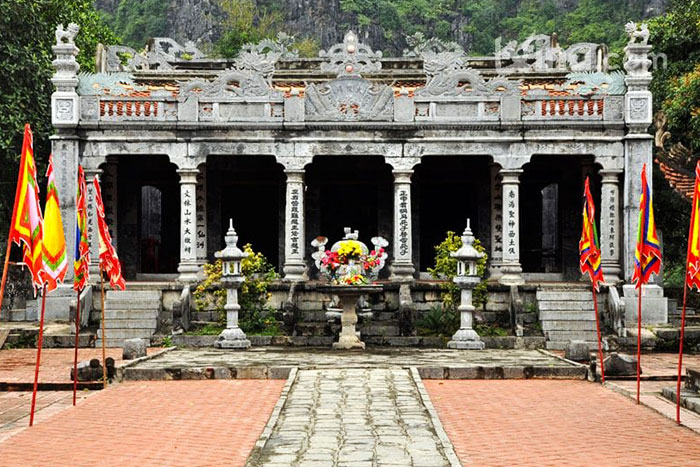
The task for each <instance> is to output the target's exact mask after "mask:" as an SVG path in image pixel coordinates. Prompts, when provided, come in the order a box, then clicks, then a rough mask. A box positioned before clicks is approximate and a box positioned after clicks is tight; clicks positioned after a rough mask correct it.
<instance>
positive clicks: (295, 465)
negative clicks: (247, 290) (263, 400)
mask: <svg viewBox="0 0 700 467" xmlns="http://www.w3.org/2000/svg"><path fill="white" fill-rule="evenodd" d="M409 448H415V449H414V450H413V451H411V450H410V449H409ZM292 453H293V454H292ZM412 453H413V454H412ZM282 460H284V461H286V462H287V465H288V466H291V467H302V466H307V465H309V466H314V465H321V464H323V465H324V467H341V466H344V465H348V466H352V467H357V466H362V465H368V466H373V467H376V466H379V465H406V466H410V465H414V466H423V465H432V463H433V462H434V463H435V465H449V461H448V459H447V457H446V455H445V452H444V448H443V445H442V442H441V441H440V439H439V438H438V437H437V435H436V433H435V430H434V429H433V423H432V419H431V417H430V414H429V413H428V410H427V409H426V408H425V406H424V405H423V403H422V399H421V397H420V394H419V393H418V389H417V388H416V385H415V383H414V382H413V379H412V377H411V374H410V373H409V371H408V370H405V369H399V368H389V369H387V368H366V369H354V368H348V369H322V370H300V371H299V372H298V373H297V378H296V381H295V382H294V384H293V385H292V388H291V390H290V392H289V396H288V398H287V401H286V403H285V405H284V407H283V409H282V411H281V412H280V415H279V418H278V419H277V422H276V424H275V426H274V428H273V430H272V434H271V436H270V438H269V440H268V441H267V443H266V444H265V446H264V447H263V448H262V449H260V450H259V451H257V452H255V453H253V455H252V456H251V458H250V459H249V461H248V466H250V467H258V466H269V465H275V464H279V463H281V462H282ZM426 462H428V463H427V464H426Z"/></svg>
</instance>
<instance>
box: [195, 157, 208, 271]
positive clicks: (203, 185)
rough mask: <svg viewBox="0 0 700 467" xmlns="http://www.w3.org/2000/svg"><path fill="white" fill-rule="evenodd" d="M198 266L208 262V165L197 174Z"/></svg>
mask: <svg viewBox="0 0 700 467" xmlns="http://www.w3.org/2000/svg"><path fill="white" fill-rule="evenodd" d="M196 195H197V199H196V205H197V206H196V207H197V225H196V228H197V243H196V248H197V265H198V266H200V267H201V266H202V265H204V263H206V262H207V259H208V258H207V170H206V165H203V166H201V169H200V170H199V173H198V174H197V191H196Z"/></svg>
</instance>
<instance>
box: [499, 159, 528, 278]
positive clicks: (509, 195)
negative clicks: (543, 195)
mask: <svg viewBox="0 0 700 467" xmlns="http://www.w3.org/2000/svg"><path fill="white" fill-rule="evenodd" d="M522 173H523V171H522V169H501V177H502V179H501V190H502V195H503V214H502V219H503V266H502V271H503V277H501V278H500V280H499V282H501V283H502V284H506V285H518V284H522V283H523V279H522V275H521V274H522V272H523V269H522V267H521V266H520V194H519V191H520V190H519V188H520V174H522Z"/></svg>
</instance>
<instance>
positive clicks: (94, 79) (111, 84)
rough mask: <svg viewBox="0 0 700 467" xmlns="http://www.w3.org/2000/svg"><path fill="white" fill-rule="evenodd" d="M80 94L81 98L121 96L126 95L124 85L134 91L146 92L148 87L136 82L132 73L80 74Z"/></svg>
mask: <svg viewBox="0 0 700 467" xmlns="http://www.w3.org/2000/svg"><path fill="white" fill-rule="evenodd" d="M78 79H79V81H78V94H80V95H81V96H96V95H102V94H109V95H112V96H121V95H124V94H126V92H125V91H126V88H125V87H124V86H122V84H125V85H128V86H129V87H130V88H131V90H134V91H146V90H147V89H148V88H147V87H146V86H139V85H137V84H136V83H135V82H134V75H132V74H131V73H125V72H121V73H87V72H81V73H80V74H78Z"/></svg>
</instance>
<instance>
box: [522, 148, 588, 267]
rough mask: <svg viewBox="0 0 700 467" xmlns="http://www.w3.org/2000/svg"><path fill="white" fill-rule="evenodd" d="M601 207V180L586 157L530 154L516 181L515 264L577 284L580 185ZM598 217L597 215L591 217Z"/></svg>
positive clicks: (581, 197) (581, 189)
mask: <svg viewBox="0 0 700 467" xmlns="http://www.w3.org/2000/svg"><path fill="white" fill-rule="evenodd" d="M586 175H590V176H591V192H592V194H593V197H594V200H595V203H596V206H598V205H599V204H600V177H599V176H598V175H597V173H596V170H595V169H594V166H593V158H592V157H588V156H585V157H584V156H533V158H532V161H531V162H530V163H528V164H526V165H525V166H524V171H523V174H522V176H521V177H520V260H521V263H522V267H523V271H524V272H530V273H547V274H551V273H556V274H561V275H562V279H564V280H576V279H577V278H578V277H579V276H580V273H579V270H578V241H579V238H580V235H581V209H582V206H583V204H582V203H583V196H582V194H583V181H584V180H585V177H586ZM596 217H598V218H599V213H596Z"/></svg>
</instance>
